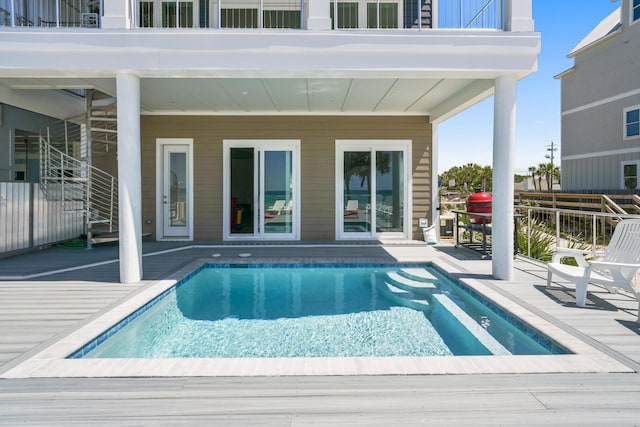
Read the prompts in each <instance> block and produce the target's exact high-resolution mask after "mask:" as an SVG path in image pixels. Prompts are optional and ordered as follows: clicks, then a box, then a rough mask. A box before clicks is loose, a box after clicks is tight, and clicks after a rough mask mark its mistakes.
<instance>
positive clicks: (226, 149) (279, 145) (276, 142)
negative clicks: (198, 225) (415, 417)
mask: <svg viewBox="0 0 640 427" xmlns="http://www.w3.org/2000/svg"><path fill="white" fill-rule="evenodd" d="M235 147H246V148H256V149H258V150H260V153H261V154H260V156H259V157H260V158H263V156H264V154H263V153H264V150H265V149H267V150H274V149H283V150H291V151H292V156H293V167H292V175H293V177H292V180H293V186H294V188H293V209H292V210H293V216H292V218H291V220H292V229H291V233H286V234H285V233H281V234H280V233H278V234H275V233H274V234H272V233H269V234H267V233H264V232H263V231H260V232H254V234H251V235H237V234H231V226H230V224H231V217H230V215H229V213H230V208H231V207H230V197H229V196H230V188H229V186H230V183H231V175H230V174H231V167H230V164H229V162H230V160H231V158H230V149H231V148H235ZM222 161H223V163H222V164H223V166H222V167H223V171H224V173H223V176H222V237H223V240H225V241H247V240H249V241H256V240H300V223H301V215H300V212H301V206H302V205H301V203H300V199H301V196H302V188H301V185H300V183H301V179H300V140H299V139H225V140H223V141H222ZM258 161H260V159H258V156H256V157H255V158H254V162H258ZM256 169H257V168H256V167H255V163H254V170H256ZM262 173H264V171H262ZM254 178H255V180H256V183H255V185H254V188H257V184H258V182H259V181H258V176H257V175H256V176H255V177H254ZM260 187H261V188H260V189H258V191H259V192H260V193H262V192H263V190H264V183H263V182H262V183H260ZM254 197H255V195H254ZM256 203H257V202H256V201H255V200H254V205H255V204H256ZM257 215H258V213H257V210H255V211H254V224H256V220H257V219H258V217H257ZM260 223H261V225H262V226H264V220H263V219H261V220H260ZM262 229H263V228H261V230H262Z"/></svg>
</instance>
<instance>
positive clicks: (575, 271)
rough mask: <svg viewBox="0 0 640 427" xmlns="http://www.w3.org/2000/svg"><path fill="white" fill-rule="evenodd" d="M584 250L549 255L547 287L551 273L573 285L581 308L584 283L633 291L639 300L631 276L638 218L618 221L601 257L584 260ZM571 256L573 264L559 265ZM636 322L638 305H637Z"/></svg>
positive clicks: (637, 251)
mask: <svg viewBox="0 0 640 427" xmlns="http://www.w3.org/2000/svg"><path fill="white" fill-rule="evenodd" d="M587 254H591V252H585V251H580V250H575V249H564V248H562V249H559V251H558V252H557V253H555V254H554V255H553V258H552V260H551V262H550V263H549V264H547V267H548V273H547V287H549V285H550V284H551V278H552V276H553V275H554V274H556V275H558V276H560V277H562V278H564V279H567V280H570V281H572V282H573V283H575V284H576V305H577V306H578V307H584V305H585V301H586V298H587V286H588V284H589V283H595V284H598V285H602V286H604V287H605V288H606V289H607V290H608V291H609V292H617V291H618V290H619V289H625V290H627V291H629V292H631V293H632V294H633V296H635V298H636V299H637V300H638V302H639V303H640V289H639V288H638V287H637V286H636V285H635V284H634V280H635V276H636V273H637V272H638V270H639V269H640V220H637V219H633V220H624V221H621V222H620V223H619V224H618V225H617V226H616V229H615V231H614V232H613V236H612V237H611V241H610V242H609V245H608V246H607V248H606V250H605V251H604V252H596V255H599V254H601V255H603V257H602V259H601V260H598V261H587V260H586V259H585V257H584V256H585V255H587ZM566 257H571V258H574V259H575V260H576V262H577V263H578V265H577V266H571V265H566V264H561V263H560V261H561V259H562V258H566ZM638 308H639V312H638V322H640V304H639V306H638Z"/></svg>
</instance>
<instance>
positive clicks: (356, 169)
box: [344, 152, 371, 194]
mask: <svg viewBox="0 0 640 427" xmlns="http://www.w3.org/2000/svg"><path fill="white" fill-rule="evenodd" d="M344 164H345V168H344V185H345V186H346V189H347V194H351V189H350V188H349V182H350V181H351V177H354V176H357V177H359V178H360V188H363V187H364V183H365V181H366V182H367V188H368V187H369V185H368V183H369V180H370V178H369V176H370V175H371V153H368V152H348V153H344Z"/></svg>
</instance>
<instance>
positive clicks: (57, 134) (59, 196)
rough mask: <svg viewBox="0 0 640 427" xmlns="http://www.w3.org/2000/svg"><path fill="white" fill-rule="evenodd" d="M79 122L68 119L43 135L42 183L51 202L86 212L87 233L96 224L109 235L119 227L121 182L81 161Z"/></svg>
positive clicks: (52, 126) (41, 151)
mask: <svg viewBox="0 0 640 427" xmlns="http://www.w3.org/2000/svg"><path fill="white" fill-rule="evenodd" d="M82 141H83V129H82V126H81V125H80V123H79V122H77V121H70V120H64V121H59V122H55V123H53V124H50V125H48V126H46V127H45V128H44V129H43V130H42V131H41V132H40V153H41V154H40V158H41V161H40V182H41V189H42V191H43V193H44V194H45V195H46V196H47V198H48V199H49V200H57V201H59V202H60V204H61V205H62V206H63V208H64V209H65V210H67V211H74V212H79V211H81V212H83V214H84V215H85V220H86V227H87V232H89V231H90V230H91V228H92V225H93V224H101V225H103V226H105V227H106V228H107V229H108V231H109V232H114V231H116V230H117V225H118V199H117V194H118V189H117V188H118V181H117V179H116V178H115V177H113V176H112V175H110V174H108V173H106V172H104V171H103V170H101V169H98V168H96V167H94V166H92V165H90V164H88V163H87V161H86V160H81V159H78V158H77V157H76V156H77V155H81V152H82V150H83V148H82V144H83V142H82Z"/></svg>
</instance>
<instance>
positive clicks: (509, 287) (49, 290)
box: [0, 242, 640, 425]
mask: <svg viewBox="0 0 640 427" xmlns="http://www.w3.org/2000/svg"><path fill="white" fill-rule="evenodd" d="M185 246H189V245H185V244H174V243H165V242H145V244H144V247H143V252H144V253H145V256H144V258H143V265H144V280H143V282H142V283H139V284H134V285H123V284H119V283H117V280H118V263H117V260H116V258H117V252H118V248H117V245H102V246H98V247H96V248H94V249H93V250H92V251H86V250H83V249H71V248H61V247H55V248H51V249H47V250H43V251H40V252H36V253H31V254H25V255H20V256H16V257H12V258H6V259H0V378H1V377H3V374H6V373H7V372H10V371H11V370H12V369H15V368H16V367H18V366H20V365H21V364H22V363H24V362H25V361H26V360H28V359H29V358H30V357H32V356H33V355H35V354H37V353H38V352H41V351H42V350H43V349H46V348H48V347H49V346H51V345H52V344H53V343H55V342H58V341H60V340H61V339H62V338H63V337H66V336H68V335H69V334H70V333H71V332H73V331H75V330H77V329H78V328H79V327H80V326H82V325H86V324H87V323H88V322H90V321H91V320H92V319H95V318H96V317H97V316H98V315H100V314H102V313H104V312H105V311H107V310H109V309H110V308H113V307H115V306H117V305H119V304H121V303H122V302H124V301H126V300H130V299H131V298H132V297H133V296H135V295H136V294H138V293H140V292H143V291H144V290H145V289H147V288H148V287H150V286H152V285H153V284H154V283H155V282H157V281H158V280H159V279H162V278H163V277H166V276H167V275H168V274H171V273H173V272H176V271H178V270H180V269H181V268H183V267H184V266H186V265H188V264H189V263H191V262H193V260H194V259H199V258H211V257H212V255H213V254H216V255H218V254H219V257H216V259H221V260H225V259H229V260H238V259H240V258H239V254H241V253H251V258H252V259H259V260H267V261H273V260H283V261H286V260H288V259H300V258H304V259H307V260H317V259H330V260H336V261H348V260H352V261H355V262H357V261H363V262H382V261H387V262H388V261H392V262H393V261H401V262H424V261H437V262H438V263H439V265H450V266H451V268H452V271H455V275H457V276H459V277H460V278H463V279H474V280H477V281H480V282H482V283H483V284H484V285H486V286H488V287H489V288H490V289H491V290H492V291H495V292H496V293H497V294H499V295H501V296H503V297H505V298H508V299H509V300H510V301H512V302H514V303H515V304H517V305H519V306H522V307H524V308H525V309H527V310H529V311H531V312H533V313H535V314H537V315H538V316H540V317H542V318H543V319H545V320H547V321H549V322H550V323H552V324H553V325H555V326H558V327H560V328H562V330H564V331H566V332H568V333H569V334H571V335H572V336H573V337H577V338H578V339H580V340H581V341H584V342H586V343H588V344H589V345H591V346H593V347H595V348H596V349H598V350H599V351H602V352H603V353H605V354H606V355H607V356H608V357H611V358H612V359H613V360H615V361H617V362H618V363H620V364H621V365H623V366H624V367H626V368H627V370H628V371H635V373H633V372H629V373H607V372H598V373H544V374H491V373H487V374H471V375H383V376H369V375H361V376H323V375H315V376H305V377H300V376H263V377H247V376H245V377H236V376H226V377H225V376H222V377H220V376H218V377H212V378H199V377H175V378H2V379H0V425H16V424H29V425H34V424H36V425H70V424H91V425H103V424H105V425H106V424H113V423H119V424H123V423H124V424H127V425H131V424H133V425H145V424H153V425H162V424H167V425H175V424H177V423H201V424H204V423H207V424H208V425H211V424H212V423H213V422H216V424H217V425H229V424H235V425H314V424H315V425H326V424H336V423H344V424H347V423H350V424H359V425H388V424H391V423H395V424H397V423H403V424H411V425H413V424H432V425H433V424H437V425H441V424H453V425H497V424H501V425H513V424H520V425H522V424H526V425H549V424H552V425H559V424H572V425H577V424H580V425H637V423H638V420H640V410H639V409H638V408H639V406H638V402H640V375H638V373H637V372H638V371H640V327H639V325H638V324H637V323H636V322H635V320H636V317H637V302H636V301H635V299H633V298H631V297H629V296H628V295H626V294H609V293H607V292H606V291H605V290H604V289H601V288H598V287H596V286H591V287H590V292H589V295H588V300H587V307H586V308H583V309H581V308H577V307H576V306H575V300H574V298H573V288H571V287H567V288H564V287H562V286H561V285H559V286H557V287H554V288H552V289H549V290H547V289H545V278H546V271H545V269H544V266H543V265H541V264H539V263H535V262H531V261H527V260H524V259H516V261H515V275H514V280H513V281H510V282H506V281H495V280H493V279H492V277H491V275H490V271H491V262H490V261H489V260H483V259H480V258H479V257H478V256H477V254H476V253H473V252H471V251H468V250H466V249H463V248H461V249H455V248H453V246H452V245H450V244H446V243H444V244H442V245H438V246H435V247H433V246H426V245H424V243H422V244H418V243H414V244H391V245H384V246H381V245H371V244H362V243H360V244H351V245H328V244H323V245H312V244H308V243H306V242H305V243H304V244H273V245H221V244H210V245H205V244H200V243H199V244H198V246H189V248H188V249H184V247H185ZM86 265H90V267H87V268H80V267H82V266H86ZM48 272H54V273H53V274H48Z"/></svg>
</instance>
